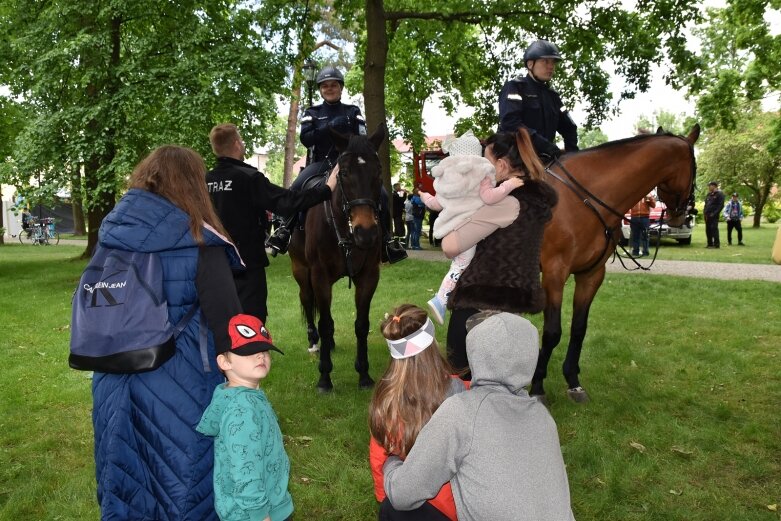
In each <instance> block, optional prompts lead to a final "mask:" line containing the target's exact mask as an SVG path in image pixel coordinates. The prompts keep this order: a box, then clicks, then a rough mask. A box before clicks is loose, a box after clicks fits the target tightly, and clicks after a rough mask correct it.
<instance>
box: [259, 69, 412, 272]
mask: <svg viewBox="0 0 781 521" xmlns="http://www.w3.org/2000/svg"><path fill="white" fill-rule="evenodd" d="M315 81H316V82H317V88H318V90H319V91H320V96H322V98H323V103H322V104H320V105H315V106H313V107H309V108H308V109H306V111H305V112H304V117H303V118H301V143H302V144H303V145H304V146H305V147H307V149H308V150H309V155H308V161H309V162H308V164H307V166H306V168H304V170H302V171H301V173H300V174H298V177H296V179H295V181H293V184H292V185H291V186H290V188H291V190H301V189H302V188H303V186H304V183H305V182H306V181H307V180H308V179H310V178H311V177H314V176H317V175H323V174H325V173H326V172H329V171H330V170H331V169H332V168H333V167H334V166H335V165H336V159H337V158H338V157H339V152H338V151H337V150H336V147H335V146H334V143H333V141H332V137H331V130H335V131H337V132H339V133H340V134H346V135H365V134H366V122H365V121H364V119H363V115H362V114H361V109H359V108H358V107H356V106H355V105H347V104H345V103H342V101H341V99H342V91H343V89H344V76H343V75H342V73H341V72H340V71H339V69H337V68H336V67H331V66H329V67H325V68H323V69H322V70H321V71H320V72H318V73H317V77H316V78H315ZM380 212H381V215H380V221H381V224H382V227H383V233H384V237H385V250H384V252H383V259H384V260H388V261H390V262H397V261H400V260H403V259H404V258H406V257H407V253H406V252H405V251H404V248H403V247H402V246H401V244H399V242H398V241H395V240H393V239H392V237H391V235H390V231H389V230H390V213H389V211H388V195H387V193H386V192H385V190H384V189H383V193H382V201H381V209H380ZM293 226H295V218H294V219H291V220H288V221H286V222H284V223H283V224H282V225H281V226H280V227H279V228H277V230H276V231H275V232H274V235H272V236H271V237H269V239H268V241H267V242H266V245H267V246H269V247H270V248H271V249H272V250H273V253H274V254H277V253H285V252H286V251H287V248H288V244H289V242H290V235H291V232H292V229H293Z"/></svg>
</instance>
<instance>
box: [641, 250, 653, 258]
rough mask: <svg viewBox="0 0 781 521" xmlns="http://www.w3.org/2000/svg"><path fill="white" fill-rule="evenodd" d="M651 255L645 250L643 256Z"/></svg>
mask: <svg viewBox="0 0 781 521" xmlns="http://www.w3.org/2000/svg"><path fill="white" fill-rule="evenodd" d="M649 255H651V254H650V253H649V252H647V251H644V252H643V255H642V257H648V256H649Z"/></svg>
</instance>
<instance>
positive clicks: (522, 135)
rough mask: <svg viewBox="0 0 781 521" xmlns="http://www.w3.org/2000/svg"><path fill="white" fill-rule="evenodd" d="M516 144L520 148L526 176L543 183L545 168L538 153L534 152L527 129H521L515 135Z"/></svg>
mask: <svg viewBox="0 0 781 521" xmlns="http://www.w3.org/2000/svg"><path fill="white" fill-rule="evenodd" d="M515 143H516V145H517V146H518V152H519V155H520V156H521V161H522V162H523V169H524V170H525V171H526V174H527V175H528V176H529V177H530V178H531V179H533V180H534V181H542V179H543V175H544V173H545V167H544V166H543V165H542V162H541V161H540V158H539V157H537V152H536V151H535V150H534V145H532V140H531V137H529V131H527V130H526V129H525V128H519V129H518V132H517V133H516V134H515Z"/></svg>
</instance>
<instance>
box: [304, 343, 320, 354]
mask: <svg viewBox="0 0 781 521" xmlns="http://www.w3.org/2000/svg"><path fill="white" fill-rule="evenodd" d="M307 351H309V352H310V353H312V354H315V353H317V352H318V351H320V346H319V345H317V344H312V345H311V346H309V348H308V349H307Z"/></svg>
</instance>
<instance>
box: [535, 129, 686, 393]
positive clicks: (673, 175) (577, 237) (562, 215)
mask: <svg viewBox="0 0 781 521" xmlns="http://www.w3.org/2000/svg"><path fill="white" fill-rule="evenodd" d="M699 135H700V127H699V125H695V127H694V128H693V129H692V131H691V132H690V133H689V135H688V136H686V137H685V138H684V137H681V136H674V135H672V134H654V135H640V136H637V137H633V138H629V139H624V140H620V141H613V142H609V143H605V144H604V145H600V146H598V147H594V148H590V149H586V150H583V151H581V152H577V153H574V154H570V155H567V156H564V157H562V159H561V161H557V162H554V163H553V164H552V165H551V166H550V167H549V168H548V169H547V174H548V181H549V182H550V184H551V186H553V187H554V188H555V189H556V191H557V192H558V194H559V203H558V205H557V206H556V208H555V210H554V212H553V218H552V220H551V221H550V222H549V223H548V225H547V227H546V228H545V236H544V239H543V246H542V254H541V259H540V262H541V265H542V285H543V288H544V289H545V295H546V304H545V310H544V320H545V322H544V326H543V334H542V349H541V351H540V357H539V359H538V361H537V369H536V371H535V373H534V378H533V380H532V388H531V394H534V395H540V396H544V394H545V389H544V388H543V380H544V379H545V376H546V374H547V368H548V362H549V360H550V357H551V354H552V352H553V349H554V348H555V347H556V345H557V344H558V343H559V340H561V304H562V296H563V293H564V283H565V282H566V280H567V278H568V277H569V276H570V274H572V275H574V276H575V295H574V298H573V312H572V324H571V327H570V340H569V346H568V347H567V356H566V358H565V360H564V365H563V372H564V378H565V379H566V380H567V385H568V387H569V389H568V391H567V393H568V395H569V396H570V397H571V398H572V399H573V400H575V401H578V402H582V401H587V400H588V395H587V394H586V391H585V390H584V389H583V388H582V387H581V386H580V381H579V378H578V374H579V373H580V366H579V361H580V352H581V349H582V348H583V339H584V338H585V336H586V327H587V325H588V313H589V308H590V307H591V303H592V301H593V300H594V296H595V295H596V293H597V290H599V287H600V286H601V285H602V281H603V280H604V278H605V262H606V261H607V259H608V258H609V257H610V256H611V255H612V254H613V252H614V251H615V249H616V241H617V240H618V238H619V235H620V233H621V219H623V216H624V213H625V212H626V211H627V210H628V209H629V208H631V207H632V206H633V205H634V204H635V203H636V202H637V201H639V200H640V199H641V198H642V197H644V196H645V195H646V194H647V193H648V192H650V191H651V190H652V189H653V188H654V187H657V193H658V195H659V198H660V199H661V200H662V201H664V202H665V203H666V205H667V211H668V212H669V222H670V225H672V226H680V225H681V223H682V222H683V220H684V219H685V217H686V207H687V205H688V204H689V201H690V198H691V194H692V190H693V187H694V179H695V174H696V165H695V160H694V148H693V146H694V143H695V142H696V141H697V138H698V137H699Z"/></svg>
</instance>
